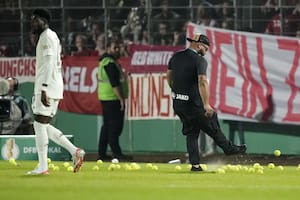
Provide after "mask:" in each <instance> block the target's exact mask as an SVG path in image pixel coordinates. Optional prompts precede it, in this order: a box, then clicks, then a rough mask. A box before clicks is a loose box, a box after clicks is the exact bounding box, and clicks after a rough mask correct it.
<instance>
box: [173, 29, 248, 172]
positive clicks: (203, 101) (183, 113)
mask: <svg viewBox="0 0 300 200" xmlns="http://www.w3.org/2000/svg"><path fill="white" fill-rule="evenodd" d="M187 40H188V41H189V42H190V46H189V48H187V49H184V50H181V51H178V52H176V53H175V54H174V55H173V56H172V58H171V59H170V61H169V65H168V70H167V80H168V84H169V86H170V88H171V89H172V99H173V109H174V111H175V113H176V114H177V115H178V116H179V118H180V120H181V122H182V125H183V126H182V133H183V135H185V136H186V146H187V151H188V154H189V161H190V164H191V165H192V168H191V171H202V168H201V167H200V165H199V164H200V156H199V148H198V137H199V133H200V130H202V131H204V132H205V133H207V134H208V135H209V136H210V137H212V138H213V139H214V141H215V142H216V144H217V145H218V146H219V147H221V148H222V149H223V151H224V153H225V154H226V155H232V154H241V153H245V152H246V145H241V146H237V145H234V144H232V143H231V142H230V141H229V140H227V139H226V137H225V136H224V134H223V132H222V131H221V129H220V125H219V122H218V116H217V113H216V112H215V111H214V109H213V108H212V107H211V106H210V104H209V85H208V79H207V76H206V71H207V61H206V59H205V58H204V55H205V54H206V52H207V51H208V48H209V46H210V42H209V39H208V37H207V36H206V35H203V34H195V35H194V36H193V37H192V38H187Z"/></svg>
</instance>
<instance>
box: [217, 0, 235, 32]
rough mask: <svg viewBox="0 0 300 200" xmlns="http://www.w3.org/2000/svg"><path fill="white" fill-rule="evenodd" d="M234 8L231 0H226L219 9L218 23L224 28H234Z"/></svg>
mask: <svg viewBox="0 0 300 200" xmlns="http://www.w3.org/2000/svg"><path fill="white" fill-rule="evenodd" d="M234 14H235V13H234V9H233V2H232V1H231V0H224V1H223V3H222V4H221V7H220V9H219V10H218V18H219V23H218V25H219V26H220V27H221V28H223V29H230V30H234Z"/></svg>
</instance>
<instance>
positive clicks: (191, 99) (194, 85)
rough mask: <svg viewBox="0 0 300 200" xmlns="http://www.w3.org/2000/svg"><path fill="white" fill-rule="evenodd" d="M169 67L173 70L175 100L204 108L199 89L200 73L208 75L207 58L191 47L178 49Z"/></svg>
mask: <svg viewBox="0 0 300 200" xmlns="http://www.w3.org/2000/svg"><path fill="white" fill-rule="evenodd" d="M168 69H169V70H172V81H173V86H172V92H173V93H174V94H173V95H174V97H173V99H174V102H177V104H178V103H179V104H187V105H189V104H193V105H194V106H197V107H201V108H203V103H202V99H201V96H200V93H199V89H198V75H201V74H203V75H206V69H207V61H206V60H205V58H204V57H202V56H201V55H199V54H197V53H196V52H194V51H193V50H191V49H185V50H182V51H178V52H176V53H175V54H174V55H173V56H172V58H171V59H170V61H169V65H168Z"/></svg>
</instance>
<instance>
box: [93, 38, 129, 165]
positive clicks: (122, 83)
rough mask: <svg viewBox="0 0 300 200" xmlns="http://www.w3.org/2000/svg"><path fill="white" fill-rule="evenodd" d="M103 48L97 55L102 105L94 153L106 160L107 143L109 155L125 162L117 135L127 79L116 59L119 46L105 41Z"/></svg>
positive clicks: (125, 94) (125, 97)
mask: <svg viewBox="0 0 300 200" xmlns="http://www.w3.org/2000/svg"><path fill="white" fill-rule="evenodd" d="M106 47H107V51H106V53H105V54H104V55H103V56H102V57H101V58H100V63H99V68H98V82H99V83H98V99H99V101H100V103H101V105H102V111H103V124H102V127H101V132H100V138H99V147H98V156H99V159H101V160H109V159H111V158H110V156H108V155H107V147H108V145H109V146H110V149H111V151H112V154H113V155H112V156H113V158H116V159H119V160H120V161H129V160H131V159H132V158H131V156H127V155H124V154H123V153H122V149H121V147H120V144H119V137H120V135H121V133H122V129H123V125H124V113H125V103H126V99H127V97H128V82H127V77H126V75H125V73H124V72H123V70H122V68H121V66H120V64H118V59H119V57H120V46H119V42H118V41H115V40H113V41H108V43H107V46H106Z"/></svg>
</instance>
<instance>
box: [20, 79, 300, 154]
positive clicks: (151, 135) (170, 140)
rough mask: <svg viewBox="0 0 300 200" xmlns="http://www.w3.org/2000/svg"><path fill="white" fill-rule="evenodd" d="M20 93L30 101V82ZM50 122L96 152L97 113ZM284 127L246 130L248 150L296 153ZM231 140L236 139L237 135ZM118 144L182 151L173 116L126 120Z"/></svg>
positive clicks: (61, 115) (299, 140) (295, 141)
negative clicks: (167, 118)
mask: <svg viewBox="0 0 300 200" xmlns="http://www.w3.org/2000/svg"><path fill="white" fill-rule="evenodd" d="M20 93H21V94H22V95H24V96H25V97H26V98H27V99H28V100H29V101H30V102H31V97H32V93H33V83H22V84H21V86H20ZM53 123H54V125H55V126H56V127H58V128H59V129H61V130H62V131H63V132H64V133H65V134H72V135H74V142H75V144H76V145H78V146H81V147H83V148H84V149H86V150H87V152H88V153H96V152H97V145H98V138H99V132H100V131H99V130H100V128H101V125H102V117H101V116H97V115H83V114H75V113H68V112H62V111H59V112H58V113H57V115H56V117H55V119H54V120H53ZM221 126H222V128H223V130H224V132H225V133H226V136H227V137H228V131H229V127H228V124H225V123H223V122H222V121H221ZM259 127H260V124H259V123H257V130H259ZM287 131H288V129H286V131H285V132H281V133H279V134H275V132H274V134H272V133H264V132H248V131H246V132H245V141H246V144H247V146H248V153H255V154H272V153H273V151H274V149H280V150H281V152H282V153H283V154H300V148H299V144H300V137H299V136H300V133H299V136H291V135H287V133H288V132H287ZM235 142H236V143H238V142H239V141H238V138H236V141H235ZM121 145H122V147H123V149H124V151H125V152H128V153H132V154H142V153H147V154H149V153H168V152H182V153H184V152H185V151H186V147H185V138H184V137H183V136H182V135H181V123H180V121H178V120H176V119H175V120H165V119H163V120H126V122H125V126H124V130H123V134H122V136H121ZM219 152H221V151H220V150H219Z"/></svg>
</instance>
